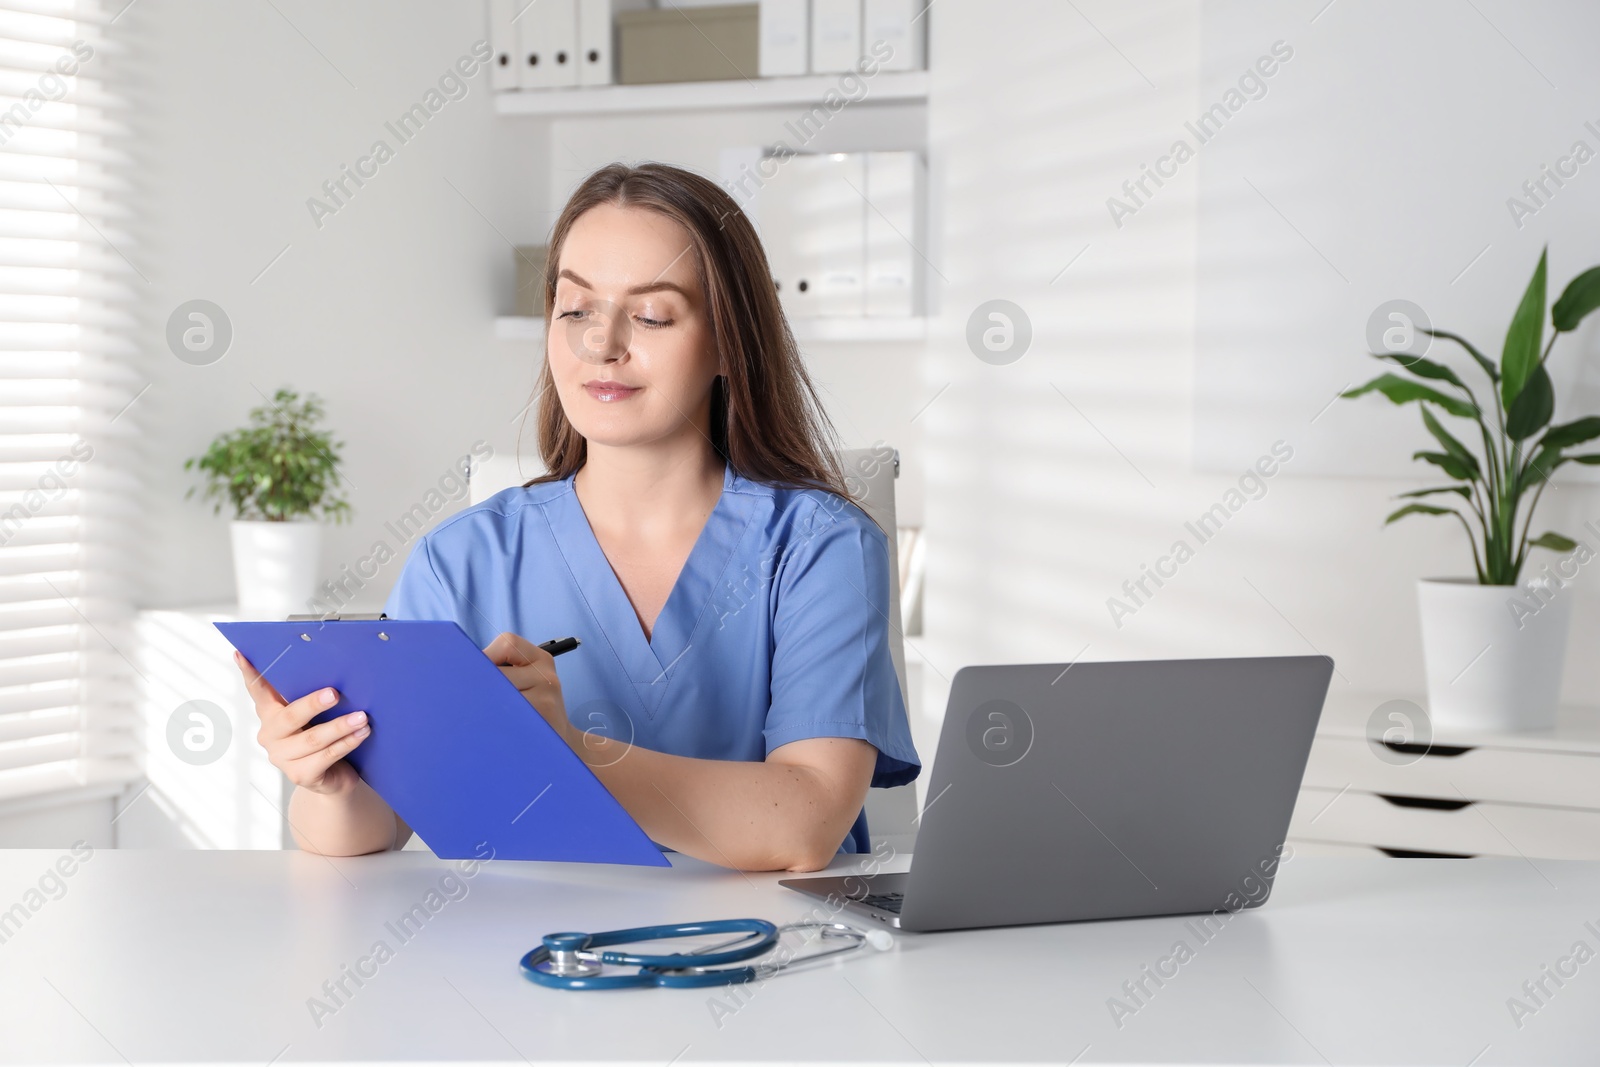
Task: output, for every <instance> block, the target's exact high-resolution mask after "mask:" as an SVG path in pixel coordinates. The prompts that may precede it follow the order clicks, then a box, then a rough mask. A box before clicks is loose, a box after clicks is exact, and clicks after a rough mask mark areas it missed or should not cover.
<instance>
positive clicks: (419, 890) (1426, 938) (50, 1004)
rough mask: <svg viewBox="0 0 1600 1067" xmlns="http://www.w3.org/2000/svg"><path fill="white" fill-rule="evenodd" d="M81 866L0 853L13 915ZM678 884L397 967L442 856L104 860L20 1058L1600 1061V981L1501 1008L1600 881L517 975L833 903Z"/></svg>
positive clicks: (1569, 877) (1391, 866) (1, 891)
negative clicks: (634, 931)
mask: <svg viewBox="0 0 1600 1067" xmlns="http://www.w3.org/2000/svg"><path fill="white" fill-rule="evenodd" d="M59 855H60V854H59V853H56V852H50V851H38V850H26V851H24V850H18V851H11V852H0V909H8V908H10V907H11V906H12V905H13V904H14V903H16V902H19V901H24V900H25V899H26V895H27V893H28V890H29V889H30V888H33V887H37V885H38V883H39V879H40V876H41V875H42V874H43V873H44V872H45V871H46V869H47V868H49V867H50V865H51V864H52V863H54V862H55V861H56V859H57V857H58V856H59ZM672 858H673V860H674V863H675V866H674V868H673V869H670V870H668V869H664V868H624V867H614V866H607V867H588V866H581V865H560V864H530V863H510V862H505V861H499V862H490V863H488V864H486V865H484V866H483V867H482V869H481V870H479V871H478V873H477V874H476V876H475V877H473V878H470V879H463V880H462V881H461V882H460V883H459V885H460V886H464V887H466V893H465V895H464V896H462V895H460V890H459V888H457V889H455V890H454V892H455V894H456V895H457V896H458V897H459V899H456V900H445V899H444V896H445V895H444V894H441V896H440V898H439V899H440V900H442V901H444V902H443V903H442V905H441V906H439V907H438V910H437V912H436V913H434V914H432V915H431V916H430V917H429V918H428V920H427V921H426V923H425V924H423V925H422V927H421V929H420V930H418V931H416V932H414V933H413V934H411V935H410V939H409V940H408V941H406V942H405V943H401V942H400V941H399V939H398V938H397V937H396V936H395V934H394V933H392V932H391V931H390V930H389V928H388V927H387V926H386V923H390V922H392V921H394V920H396V919H398V917H399V916H400V915H401V914H403V913H404V912H406V911H408V910H409V909H410V908H411V907H412V906H413V905H414V904H419V903H425V897H426V895H427V893H428V891H429V890H430V889H435V888H438V887H439V886H440V878H441V876H442V875H443V874H445V873H446V872H447V871H453V870H454V867H453V866H452V865H450V864H448V863H447V862H446V861H441V860H438V859H435V858H434V857H433V856H432V855H431V854H422V853H391V854H386V855H380V856H371V857H359V858H354V859H341V860H328V859H324V858H322V857H317V856H311V855H307V854H304V853H299V852H153V851H151V852H135V851H125V852H114V851H106V850H102V851H97V852H95V853H94V854H93V855H92V857H91V858H90V859H89V860H87V861H86V862H85V863H83V864H82V865H81V866H80V867H79V868H78V869H77V870H76V872H75V873H74V874H73V875H72V876H71V877H69V878H66V879H64V883H65V887H66V889H65V892H64V893H62V894H61V895H60V896H59V897H58V898H57V899H48V898H46V899H43V905H42V907H38V908H37V910H35V911H33V913H32V914H31V916H28V917H27V918H26V919H25V921H24V922H23V924H22V926H21V928H20V929H17V930H14V931H8V936H7V939H6V940H5V941H4V943H0V1062H4V1063H22V1062H29V1063H47V1064H54V1063H81V1062H93V1063H105V1064H123V1063H127V1064H130V1065H131V1064H137V1065H140V1067H144V1065H146V1064H155V1063H177V1062H182V1063H193V1062H195V1061H218V1062H228V1063H250V1064H256V1065H267V1064H270V1063H274V1062H276V1063H282V1064H288V1063H303V1062H312V1061H324V1062H326V1061H350V1060H359V1061H363V1062H367V1063H372V1062H397V1063H410V1062H416V1061H438V1060H455V1061H470V1062H474V1063H484V1062H502V1063H521V1062H540V1063H544V1062H582V1063H598V1062H611V1063H621V1062H629V1063H648V1064H652V1065H657V1067H664V1065H668V1064H672V1063H691V1062H694V1061H716V1062H719V1063H725V1062H735V1061H750V1062H760V1063H764V1064H776V1063H788V1062H793V1063H816V1062H824V1061H825V1062H857V1063H864V1062H893V1063H921V1062H927V1063H941V1064H942V1063H993V1062H1053V1063H1057V1064H1067V1063H1074V1062H1075V1063H1079V1064H1088V1063H1125V1064H1126V1063H1162V1064H1166V1063H1189V1062H1204V1063H1221V1062H1227V1063H1241V1064H1340V1065H1345V1064H1398V1063H1408V1064H1409V1063H1418V1064H1448V1065H1451V1067H1465V1065H1468V1064H1474V1065H1478V1067H1487V1065H1491V1064H1511V1063H1516V1064H1528V1063H1539V1064H1586V1065H1593V1064H1595V1063H1597V1062H1600V959H1591V960H1588V961H1587V962H1586V963H1584V964H1582V965H1581V966H1579V968H1578V970H1577V973H1576V975H1575V976H1573V977H1570V978H1566V979H1564V981H1565V985H1564V986H1563V987H1562V988H1559V989H1557V988H1555V986H1554V985H1553V983H1550V982H1548V980H1547V988H1549V989H1551V990H1552V991H1553V996H1551V997H1549V998H1548V999H1547V1000H1546V1001H1545V1003H1544V1005H1543V1006H1542V1007H1540V1008H1539V1009H1538V1011H1537V1012H1536V1013H1535V1014H1533V1015H1530V1016H1528V1017H1526V1018H1524V1019H1523V1020H1522V1025H1521V1027H1520V1029H1519V1028H1518V1026H1517V1024H1516V1023H1515V1022H1514V1021H1513V1019H1512V1017H1511V1014H1510V1012H1509V1010H1508V1008H1507V1000H1508V998H1510V997H1513V996H1519V995H1522V990H1521V987H1522V985H1523V983H1524V982H1526V981H1529V980H1536V979H1538V978H1539V977H1540V976H1541V971H1542V968H1543V967H1544V966H1546V965H1549V966H1552V967H1554V966H1556V964H1557V960H1558V959H1559V958H1561V957H1563V956H1565V955H1567V954H1568V953H1570V952H1572V950H1573V947H1574V945H1575V944H1576V943H1578V942H1580V941H1581V942H1584V943H1586V944H1587V945H1588V946H1589V948H1590V950H1597V949H1600V863H1596V862H1577V861H1547V860H1539V861H1535V862H1526V861H1522V860H1509V859H1508V860H1489V859H1483V860H1388V859H1372V860H1361V859H1355V860H1350V859H1342V858H1341V859H1334V858H1324V857H1312V856H1299V857H1294V858H1292V859H1291V860H1289V861H1288V862H1286V863H1284V864H1283V866H1282V868H1281V871H1280V875H1279V879H1278V884H1277V887H1276V889H1275V891H1274V892H1273V895H1272V897H1271V899H1270V900H1269V901H1268V902H1267V904H1266V906H1265V907H1263V908H1261V909H1259V910H1248V911H1244V912H1241V913H1239V914H1237V915H1235V916H1233V917H1232V918H1231V919H1229V920H1228V922H1227V923H1225V924H1223V925H1222V928H1221V929H1220V930H1218V931H1217V932H1215V933H1214V934H1213V935H1212V939H1211V940H1210V941H1209V942H1202V941H1201V940H1200V939H1199V938H1198V937H1196V936H1195V934H1194V932H1193V930H1192V929H1191V928H1190V927H1189V926H1188V925H1187V922H1188V921H1189V920H1187V919H1185V918H1182V917H1172V918H1158V919H1136V920H1122V921H1114V922H1093V923H1076V924H1061V925H1055V926H1035V927H1013V928H1008V929H998V930H988V931H961V932H953V933H938V934H920V935H919V934H901V935H898V937H897V941H896V944H895V947H894V948H893V949H892V950H890V951H888V952H885V953H878V952H875V951H874V950H871V949H863V950H860V951H859V952H853V953H849V954H846V955H844V956H842V957H839V958H837V959H836V960H833V961H829V962H828V963H825V964H821V965H817V966H815V967H814V968H813V969H811V970H808V971H797V972H795V973H792V974H789V975H785V976H782V977H778V978H773V979H771V980H769V981H767V982H766V983H765V984H764V985H762V986H760V987H732V991H729V990H726V989H716V990H663V989H651V990H630V991H624V992H610V991H608V992H583V993H579V992H570V991H558V990H548V989H544V988H541V987H538V986H535V985H533V984H532V983H530V982H528V981H527V980H526V979H524V978H523V977H522V976H521V974H520V973H519V971H518V969H517V961H518V959H519V958H520V957H521V955H522V953H523V952H524V951H526V950H527V949H528V948H530V947H532V946H533V945H534V944H536V943H537V941H538V939H539V937H540V936H541V935H542V934H544V933H546V932H549V931H554V930H605V929H611V928H616V927H625V926H633V925H636V924H640V923H650V922H680V921H688V920H695V919H712V918H732V917H740V916H749V915H759V916H762V917H765V918H768V919H772V920H775V921H784V920H789V919H794V918H798V917H800V916H801V915H802V914H803V913H804V912H805V911H806V910H807V909H808V908H809V907H810V906H811V902H810V901H809V898H804V897H801V896H799V895H797V894H794V893H792V892H790V891H788V890H785V889H781V888H779V887H778V886H777V885H776V884H775V883H776V882H777V880H778V878H780V877H784V875H780V874H758V875H748V876H747V875H742V874H738V873H735V872H731V871H726V870H723V869H720V868H716V867H712V866H710V865H707V864H703V863H700V862H698V861H695V860H692V859H688V858H686V857H683V856H674V857H672ZM907 859H909V857H904V856H902V857H897V858H895V859H894V860H892V861H891V862H890V863H889V864H886V865H885V869H897V868H900V867H902V866H903V865H904V863H905V861H906V860H907ZM858 863H859V860H858V859H856V858H851V857H841V858H840V859H839V860H837V861H836V862H835V864H834V866H835V867H836V868H838V869H840V870H853V869H856V865H857V864H858ZM445 888H446V889H449V888H451V887H450V885H449V884H448V883H446V886H445ZM32 900H33V903H34V904H37V903H39V902H40V898H32ZM27 907H31V905H26V906H25V910H27ZM818 907H819V908H820V909H821V910H822V911H824V912H825V911H826V910H827V905H826V904H822V903H821V902H818ZM1586 923H1591V924H1593V925H1592V926H1586V925H1585V924H1586ZM1180 939H1181V940H1183V941H1185V942H1187V943H1188V945H1189V947H1190V948H1191V949H1192V950H1193V956H1192V958H1190V959H1188V960H1187V962H1185V963H1183V964H1181V965H1180V966H1179V967H1178V969H1177V973H1176V975H1174V976H1172V977H1170V978H1166V979H1164V981H1165V985H1163V986H1161V987H1160V988H1156V987H1155V986H1154V984H1153V983H1150V982H1148V981H1147V986H1148V987H1149V988H1151V989H1153V990H1154V993H1153V996H1151V997H1150V998H1149V999H1148V1001H1147V1002H1146V1003H1145V1005H1144V1006H1143V1007H1142V1008H1141V1009H1140V1010H1139V1011H1138V1012H1137V1013H1136V1014H1134V1015H1132V1016H1130V1017H1128V1018H1125V1019H1124V1020H1123V1022H1122V1025H1121V1027H1120V1028H1119V1027H1118V1025H1117V1024H1116V1022H1115V1021H1114V1020H1113V1018H1112V1014H1111V1012H1110V1010H1109V1009H1108V1007H1107V1001H1108V999H1109V998H1111V997H1113V996H1121V995H1123V994H1122V991H1121V986H1122V984H1123V983H1124V982H1125V981H1131V980H1137V979H1138V978H1139V977H1140V976H1141V970H1142V968H1143V967H1145V966H1146V965H1150V966H1154V965H1155V962H1156V961H1157V959H1158V958H1160V957H1162V956H1165V955H1166V954H1167V953H1169V952H1170V951H1171V950H1172V947H1173V945H1174V942H1176V941H1178V940H1180ZM379 940H384V941H386V942H388V944H389V945H390V947H391V948H392V949H393V950H394V955H393V958H392V959H390V960H388V961H387V962H385V963H382V964H379V965H376V974H375V975H373V976H372V977H370V978H367V979H364V983H365V984H364V985H362V986H361V987H359V988H357V987H355V986H354V985H353V984H351V983H349V982H348V980H347V986H348V987H349V988H350V989H352V990H353V995H352V996H351V997H350V998H349V999H348V1000H347V1001H346V1002H345V1003H344V1004H343V1005H342V1006H341V1007H339V1008H338V1010H337V1011H336V1012H334V1014H332V1015H331V1016H328V1017H325V1018H323V1019H322V1020H321V1025H320V1026H319V1025H318V1024H317V1023H316V1022H314V1021H313V1017H312V1014H311V1011H310V1010H309V1008H308V1006H307V1001H308V998H310V997H313V996H322V991H321V987H322V984H323V982H324V981H325V980H327V979H329V978H337V977H338V976H339V974H340V970H341V967H342V966H344V965H349V964H353V963H354V962H355V961H356V960H357V959H358V958H360V957H362V956H363V955H365V954H367V953H368V952H370V951H371V950H372V947H373V945H374V943H375V942H377V941H379ZM1590 954H1591V955H1592V954H1593V951H1591V953H1590ZM1567 967H1568V969H1569V970H1570V969H1571V967H1572V964H1570V963H1569V964H1568V965H1567ZM1170 969H1171V968H1170V966H1169V967H1168V970H1169V971H1170ZM718 1003H720V1004H721V1005H723V1011H722V1012H721V1013H720V1015H719V1013H717V1012H715V1011H714V1010H713V1007H714V1005H716V1004H718Z"/></svg>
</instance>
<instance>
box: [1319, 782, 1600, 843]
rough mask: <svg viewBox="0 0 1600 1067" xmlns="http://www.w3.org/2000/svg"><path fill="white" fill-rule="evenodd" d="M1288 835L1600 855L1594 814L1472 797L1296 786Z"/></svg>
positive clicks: (1598, 819)
mask: <svg viewBox="0 0 1600 1067" xmlns="http://www.w3.org/2000/svg"><path fill="white" fill-rule="evenodd" d="M1289 836H1290V837H1293V838H1304V839H1307V840H1312V841H1329V842H1335V843H1343V844H1352V845H1376V846H1378V847H1381V848H1390V849H1405V850H1414V851H1419V852H1453V853H1462V854H1466V855H1472V856H1509V857H1512V858H1516V857H1519V856H1526V857H1528V858H1530V859H1539V858H1543V859H1573V860H1593V859H1600V812H1595V811H1579V810H1575V809H1572V808H1538V807H1528V806H1523V805H1517V804H1498V803H1495V802H1493V801H1479V802H1475V803H1471V804H1467V805H1465V806H1463V807H1460V808H1457V809H1455V810H1453V811H1452V810H1445V809H1440V808H1426V807H1408V806H1403V805H1400V804H1395V803H1394V802H1392V801H1389V800H1385V799H1384V798H1383V797H1382V796H1379V795H1377V794H1373V793H1358V792H1356V791H1354V790H1346V791H1345V792H1343V793H1341V792H1340V791H1339V790H1337V789H1315V788H1309V787H1307V788H1302V789H1301V790H1300V797H1299V801H1298V802H1297V803H1296V805H1295V809H1294V816H1293V817H1292V818H1291V819H1290V821H1289Z"/></svg>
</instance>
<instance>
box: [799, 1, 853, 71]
mask: <svg viewBox="0 0 1600 1067" xmlns="http://www.w3.org/2000/svg"><path fill="white" fill-rule="evenodd" d="M860 59H861V0H811V72H812V73H813V74H832V73H836V72H843V71H847V70H855V69H856V63H857V62H859V61H860Z"/></svg>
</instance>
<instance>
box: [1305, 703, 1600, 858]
mask: <svg viewBox="0 0 1600 1067" xmlns="http://www.w3.org/2000/svg"><path fill="white" fill-rule="evenodd" d="M1381 703H1382V700H1381V699H1377V698H1374V699H1370V700H1362V699H1360V698H1355V697H1348V696H1341V695H1333V696H1330V697H1329V701H1328V706H1327V707H1326V708H1325V709H1324V710H1323V715H1322V723H1321V725H1320V726H1319V728H1318V731H1317V738H1316V741H1315V743H1314V744H1313V745H1312V748H1311V758H1310V760H1309V762H1308V763H1307V766H1306V774H1305V779H1304V781H1303V783H1302V785H1301V789H1300V797H1299V801H1298V803H1297V804H1296V806H1295V811H1294V817H1293V819H1292V820H1291V822H1290V824H1289V839H1290V841H1291V842H1292V843H1300V842H1304V843H1316V844H1325V845H1340V846H1355V847H1360V848H1365V849H1369V850H1373V852H1374V853H1375V854H1378V855H1385V854H1387V855H1411V854H1423V855H1454V856H1507V857H1512V858H1518V857H1522V858H1527V859H1540V858H1543V859H1600V710H1595V709H1579V708H1566V709H1563V711H1562V714H1561V717H1560V719H1559V720H1558V722H1557V724H1556V726H1555V728H1554V729H1551V730H1540V731H1529V732H1522V733H1503V734H1490V733H1448V732H1446V733H1442V734H1439V735H1436V736H1434V737H1432V738H1431V740H1430V741H1429V742H1428V743H1427V744H1426V745H1423V744H1415V743H1414V744H1409V745H1407V744H1403V743H1401V744H1385V743H1384V742H1383V741H1382V740H1378V739H1369V738H1368V729H1369V728H1368V720H1369V719H1370V718H1371V715H1372V711H1373V709H1374V708H1376V707H1377V706H1378V705H1379V704H1381ZM1417 703H1418V704H1421V703H1422V702H1421V701H1420V700H1419V701H1417Z"/></svg>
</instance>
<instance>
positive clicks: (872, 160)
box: [865, 152, 926, 318]
mask: <svg viewBox="0 0 1600 1067" xmlns="http://www.w3.org/2000/svg"><path fill="white" fill-rule="evenodd" d="M865 155H866V197H867V208H866V293H865V307H866V314H867V315H868V316H873V317H876V316H884V317H889V316H896V317H902V318H903V317H906V316H910V315H920V314H922V292H923V277H924V270H925V266H926V261H925V260H924V259H923V256H924V255H926V249H924V248H923V247H922V245H923V241H924V233H925V229H924V227H923V226H922V218H923V217H924V216H923V206H922V205H923V200H922V197H923V189H924V188H925V183H924V181H923V173H924V171H923V164H922V157H921V156H919V155H918V154H917V153H915V152H867V153H865Z"/></svg>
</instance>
